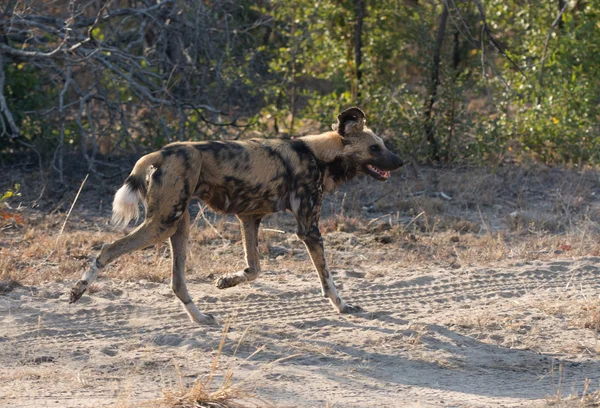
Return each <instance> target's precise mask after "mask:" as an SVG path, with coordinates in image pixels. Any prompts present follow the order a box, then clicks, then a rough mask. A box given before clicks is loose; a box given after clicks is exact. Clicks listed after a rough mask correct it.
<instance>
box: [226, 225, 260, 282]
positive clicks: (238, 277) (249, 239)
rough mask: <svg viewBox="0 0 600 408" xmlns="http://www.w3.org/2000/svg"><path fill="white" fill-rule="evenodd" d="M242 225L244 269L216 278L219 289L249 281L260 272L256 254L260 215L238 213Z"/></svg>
mask: <svg viewBox="0 0 600 408" xmlns="http://www.w3.org/2000/svg"><path fill="white" fill-rule="evenodd" d="M238 219H239V220H240V225H241V227H242V241H243V242H244V252H245V254H246V265H247V267H246V269H244V270H243V271H239V272H235V273H232V274H230V275H225V276H221V277H220V278H219V279H217V282H216V286H217V288H219V289H225V288H231V287H233V286H236V285H239V284H240V283H242V282H251V281H253V280H255V279H256V278H257V277H258V275H259V274H260V255H259V254H258V227H259V225H260V220H261V219H262V215H238Z"/></svg>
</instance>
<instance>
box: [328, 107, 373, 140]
mask: <svg viewBox="0 0 600 408" xmlns="http://www.w3.org/2000/svg"><path fill="white" fill-rule="evenodd" d="M337 119H338V121H337V123H334V124H333V125H332V126H331V128H332V129H333V130H335V131H337V132H338V133H339V134H340V136H346V135H348V134H350V133H352V132H360V131H362V130H363V129H364V127H365V125H366V118H365V113H364V112H363V111H361V110H360V109H358V108H349V109H346V110H345V111H343V112H342V113H340V114H339V115H338V118H337Z"/></svg>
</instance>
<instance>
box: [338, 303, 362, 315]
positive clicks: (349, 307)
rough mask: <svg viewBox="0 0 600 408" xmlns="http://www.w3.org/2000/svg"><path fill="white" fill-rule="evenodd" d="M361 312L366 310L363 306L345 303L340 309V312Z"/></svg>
mask: <svg viewBox="0 0 600 408" xmlns="http://www.w3.org/2000/svg"><path fill="white" fill-rule="evenodd" d="M361 312H364V310H363V308H362V307H360V306H352V305H345V306H344V308H343V309H342V310H341V311H340V313H361Z"/></svg>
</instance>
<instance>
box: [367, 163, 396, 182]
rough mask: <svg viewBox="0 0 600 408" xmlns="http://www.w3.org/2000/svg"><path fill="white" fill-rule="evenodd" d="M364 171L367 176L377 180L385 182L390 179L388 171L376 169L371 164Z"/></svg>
mask: <svg viewBox="0 0 600 408" xmlns="http://www.w3.org/2000/svg"><path fill="white" fill-rule="evenodd" d="M366 169H367V172H368V173H369V175H370V176H372V177H374V178H376V179H377V180H382V181H385V180H387V179H388V178H389V177H390V172H389V171H386V170H381V169H378V168H377V167H375V166H373V165H372V164H367V166H366Z"/></svg>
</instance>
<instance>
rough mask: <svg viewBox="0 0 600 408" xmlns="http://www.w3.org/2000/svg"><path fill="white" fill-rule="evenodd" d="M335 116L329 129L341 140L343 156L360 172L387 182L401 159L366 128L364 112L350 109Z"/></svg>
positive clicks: (399, 164)
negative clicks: (335, 132) (349, 159)
mask: <svg viewBox="0 0 600 408" xmlns="http://www.w3.org/2000/svg"><path fill="white" fill-rule="evenodd" d="M337 119H338V121H337V123H335V124H334V125H333V126H332V128H333V130H335V131H337V132H338V134H339V135H340V136H341V137H342V139H343V143H344V146H345V147H344V156H346V157H348V158H351V159H352V161H353V162H354V165H355V166H356V168H357V170H358V171H359V172H361V173H364V174H368V175H369V176H371V177H373V178H374V179H376V180H379V181H386V180H387V179H388V178H389V177H390V171H392V170H396V169H398V168H400V167H401V166H402V164H403V162H402V159H400V157H398V156H397V155H395V154H394V153H392V152H390V151H389V150H388V149H387V147H385V144H384V143H383V140H382V139H381V138H380V137H379V136H377V135H376V134H375V133H374V132H373V131H372V130H371V129H369V128H368V127H367V122H366V118H365V114H364V113H363V111H361V110H360V109H358V108H349V109H346V110H345V111H343V112H342V113H340V114H339V116H338V118H337Z"/></svg>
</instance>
